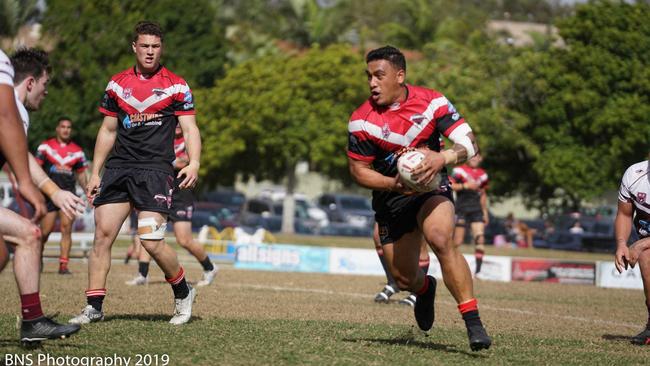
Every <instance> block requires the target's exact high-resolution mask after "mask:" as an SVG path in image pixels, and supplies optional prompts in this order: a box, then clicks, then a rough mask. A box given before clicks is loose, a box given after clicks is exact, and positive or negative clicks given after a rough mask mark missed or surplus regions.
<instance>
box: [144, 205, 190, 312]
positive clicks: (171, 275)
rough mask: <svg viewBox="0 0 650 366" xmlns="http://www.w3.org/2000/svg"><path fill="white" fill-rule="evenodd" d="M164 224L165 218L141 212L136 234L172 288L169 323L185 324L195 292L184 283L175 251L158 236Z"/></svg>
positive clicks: (152, 213)
mask: <svg viewBox="0 0 650 366" xmlns="http://www.w3.org/2000/svg"><path fill="white" fill-rule="evenodd" d="M166 222H167V217H165V216H164V215H162V214H160V213H158V212H150V211H141V212H140V214H139V215H138V234H139V235H140V240H141V241H142V247H143V248H144V249H145V250H146V251H147V252H148V253H149V254H150V255H151V257H153V259H154V260H155V261H156V263H157V264H158V266H159V267H160V269H162V271H163V273H164V274H165V280H166V281H167V282H168V283H169V284H170V285H171V286H172V290H173V291H174V299H175V300H174V301H175V303H176V307H175V310H174V316H173V317H172V319H171V320H170V323H171V324H174V325H180V324H185V323H187V322H188V321H189V320H190V318H191V316H192V303H193V302H194V297H195V296H196V290H194V289H193V288H192V287H191V286H189V285H188V284H187V282H186V281H185V271H184V270H183V268H182V267H181V266H180V264H179V263H178V257H177V256H176V251H174V249H173V248H172V247H170V246H169V245H167V244H166V243H165V240H164V237H163V236H162V235H158V228H161V227H163V226H164V227H166ZM163 230H164V228H163ZM163 234H164V233H163Z"/></svg>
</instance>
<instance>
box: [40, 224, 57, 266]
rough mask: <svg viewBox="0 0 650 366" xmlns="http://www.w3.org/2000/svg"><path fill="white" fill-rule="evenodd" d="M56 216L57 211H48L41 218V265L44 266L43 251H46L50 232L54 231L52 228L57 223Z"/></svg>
mask: <svg viewBox="0 0 650 366" xmlns="http://www.w3.org/2000/svg"><path fill="white" fill-rule="evenodd" d="M56 216H57V211H52V212H48V213H47V214H45V216H43V218H42V219H41V261H40V263H41V267H42V266H43V257H42V253H43V252H44V251H45V244H47V240H48V238H49V237H50V234H51V233H52V230H54V224H55V223H56ZM42 271H43V268H41V272H42Z"/></svg>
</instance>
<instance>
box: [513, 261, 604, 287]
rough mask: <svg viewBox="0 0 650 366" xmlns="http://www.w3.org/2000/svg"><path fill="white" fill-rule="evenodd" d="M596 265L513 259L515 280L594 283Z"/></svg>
mask: <svg viewBox="0 0 650 366" xmlns="http://www.w3.org/2000/svg"><path fill="white" fill-rule="evenodd" d="M595 279H596V265H595V264H594V263H588V262H569V261H557V260H549V259H526V258H521V259H518V258H513V259H512V280H513V281H541V282H556V283H578V284H586V285H593V284H594V283H595Z"/></svg>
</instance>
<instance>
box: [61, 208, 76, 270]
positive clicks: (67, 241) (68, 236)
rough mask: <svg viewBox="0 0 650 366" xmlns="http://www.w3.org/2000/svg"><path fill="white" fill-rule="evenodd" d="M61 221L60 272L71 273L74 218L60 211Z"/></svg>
mask: <svg viewBox="0 0 650 366" xmlns="http://www.w3.org/2000/svg"><path fill="white" fill-rule="evenodd" d="M59 220H60V222H61V253H60V255H59V274H70V270H69V269H68V261H69V259H70V249H71V248H72V225H73V223H74V222H73V220H72V219H70V218H69V217H68V216H66V215H65V214H63V212H59Z"/></svg>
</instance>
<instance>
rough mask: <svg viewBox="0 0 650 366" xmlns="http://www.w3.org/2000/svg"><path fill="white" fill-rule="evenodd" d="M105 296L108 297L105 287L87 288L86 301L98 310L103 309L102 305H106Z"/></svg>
mask: <svg viewBox="0 0 650 366" xmlns="http://www.w3.org/2000/svg"><path fill="white" fill-rule="evenodd" d="M104 297H106V289H105V288H98V289H93V290H86V302H87V303H88V305H90V306H92V307H93V308H94V309H95V310H97V311H102V305H104Z"/></svg>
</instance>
